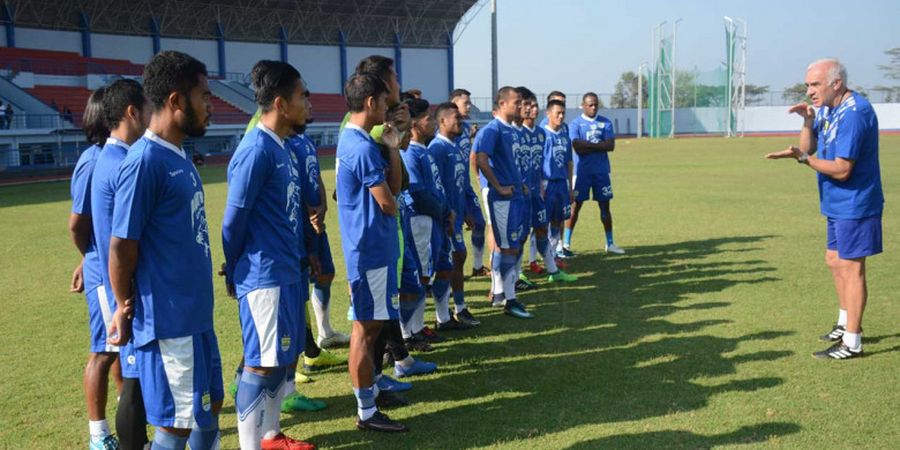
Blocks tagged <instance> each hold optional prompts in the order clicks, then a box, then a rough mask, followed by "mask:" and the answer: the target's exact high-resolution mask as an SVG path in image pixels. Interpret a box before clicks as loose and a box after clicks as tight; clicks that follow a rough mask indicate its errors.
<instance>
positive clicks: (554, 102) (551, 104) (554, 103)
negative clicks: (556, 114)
mask: <svg viewBox="0 0 900 450" xmlns="http://www.w3.org/2000/svg"><path fill="white" fill-rule="evenodd" d="M554 106H559V107H560V108H562V109H566V104H565V103H563V102H562V101H561V100H556V99H553V100H550V101H549V102H547V111H550V108H552V107H554Z"/></svg>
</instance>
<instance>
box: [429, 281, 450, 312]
mask: <svg viewBox="0 0 900 450" xmlns="http://www.w3.org/2000/svg"><path fill="white" fill-rule="evenodd" d="M431 292H432V294H433V295H434V313H435V315H436V316H437V319H438V322H441V323H444V322H446V321H448V320H450V305H449V304H447V303H448V300H449V299H450V280H441V279H440V278H438V279H435V280H434V284H432V286H431Z"/></svg>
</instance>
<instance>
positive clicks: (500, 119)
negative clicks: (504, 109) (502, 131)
mask: <svg viewBox="0 0 900 450" xmlns="http://www.w3.org/2000/svg"><path fill="white" fill-rule="evenodd" d="M494 118H495V119H497V121H498V122H500V123H502V124H503V125H506V126H508V127H510V128H512V125H510V124H509V123H508V122H507V121H505V120H503V119H502V118H501V117H500V116H494Z"/></svg>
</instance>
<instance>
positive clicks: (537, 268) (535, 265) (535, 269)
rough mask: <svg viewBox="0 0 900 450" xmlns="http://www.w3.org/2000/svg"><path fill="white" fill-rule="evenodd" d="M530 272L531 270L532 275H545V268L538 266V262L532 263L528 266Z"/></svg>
mask: <svg viewBox="0 0 900 450" xmlns="http://www.w3.org/2000/svg"><path fill="white" fill-rule="evenodd" d="M528 270H530V271H531V273H534V274H537V275H540V274H542V273H544V268H543V267H541V265H540V264H538V263H537V261H532V262H531V264H529V265H528Z"/></svg>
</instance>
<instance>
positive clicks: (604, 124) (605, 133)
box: [569, 114, 616, 176]
mask: <svg viewBox="0 0 900 450" xmlns="http://www.w3.org/2000/svg"><path fill="white" fill-rule="evenodd" d="M615 137H616V133H615V131H613V124H612V122H611V121H610V120H609V119H607V118H606V117H603V116H601V115H600V114H597V115H596V116H594V117H593V118H589V117H585V116H584V114H582V115H580V116H578V118H576V119H575V120H573V121H572V123H571V124H569V139H571V140H572V142H574V141H575V140H576V139H580V140H582V141H586V142H589V143H591V144H598V143H600V142H603V141H608V140H610V139H615ZM574 161H575V162H576V167H575V171H576V173H577V174H578V176H581V175H593V174H598V173H609V172H610V169H609V155H608V154H607V152H590V153H587V154H583V155H576V156H574Z"/></svg>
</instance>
